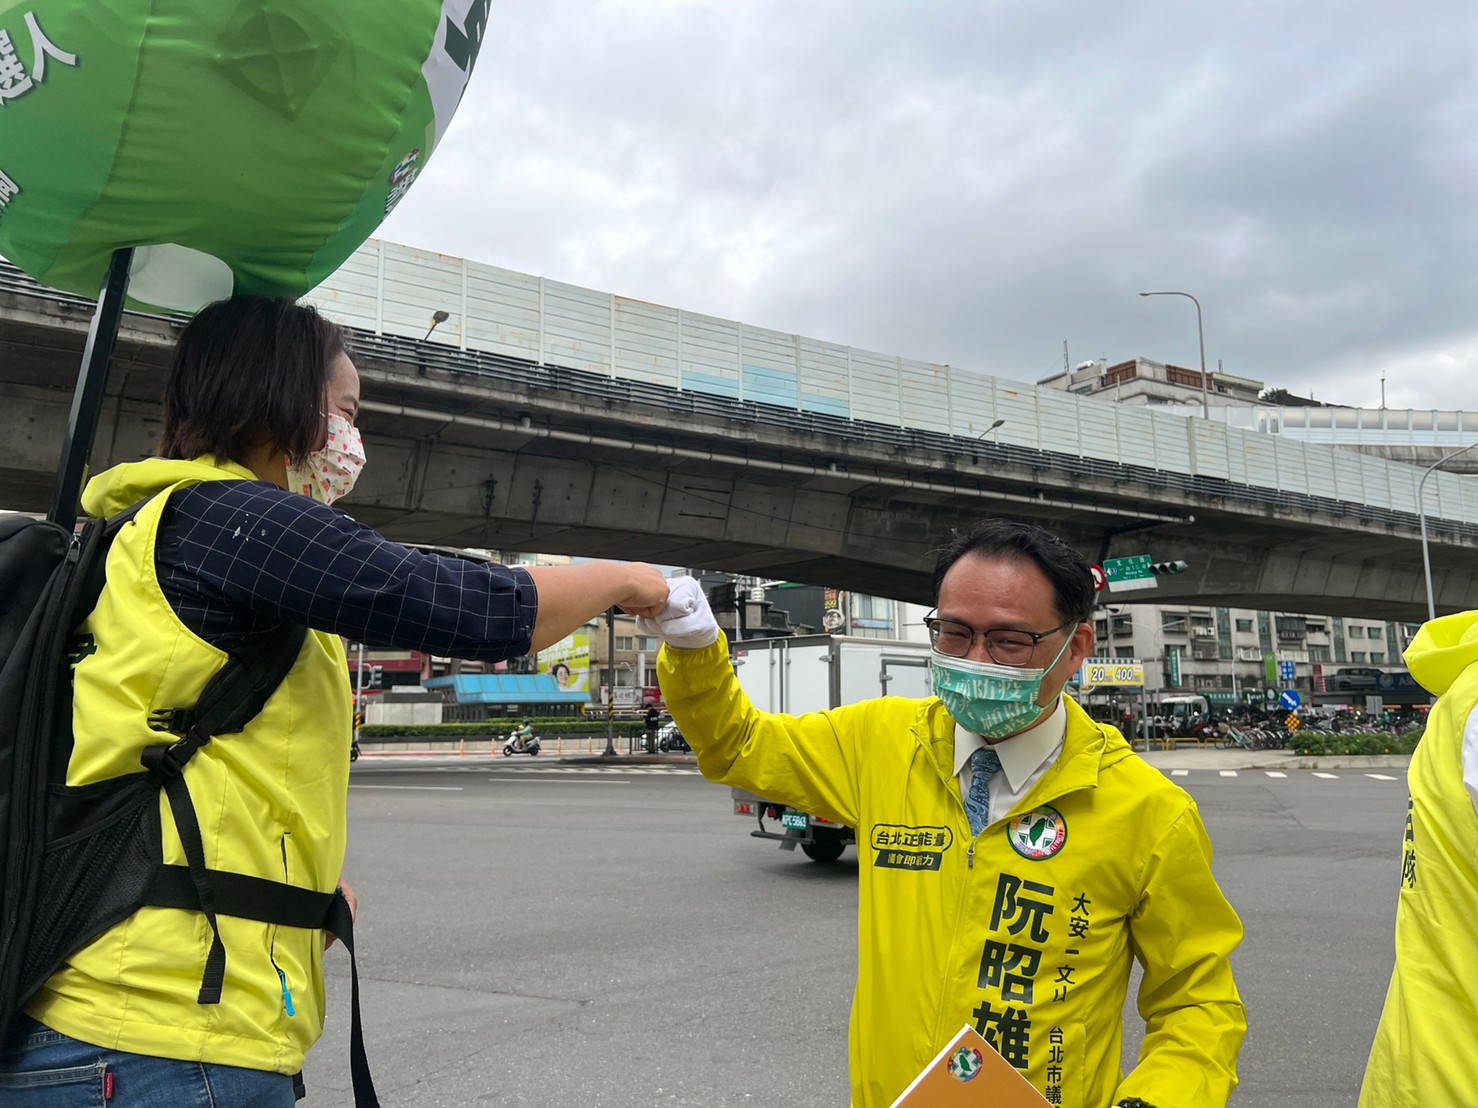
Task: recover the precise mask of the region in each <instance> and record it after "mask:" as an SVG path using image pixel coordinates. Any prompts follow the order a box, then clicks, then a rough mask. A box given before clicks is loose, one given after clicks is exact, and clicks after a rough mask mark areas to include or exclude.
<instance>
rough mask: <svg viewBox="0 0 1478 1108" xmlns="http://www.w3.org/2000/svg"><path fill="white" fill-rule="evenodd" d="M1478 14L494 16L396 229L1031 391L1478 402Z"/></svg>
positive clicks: (820, 1) (1349, 4) (1045, 6)
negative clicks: (1264, 389) (1060, 377)
mask: <svg viewBox="0 0 1478 1108" xmlns="http://www.w3.org/2000/svg"><path fill="white" fill-rule="evenodd" d="M1475 57H1478V7H1475V5H1474V4H1473V3H1472V0H1428V2H1427V3H1425V4H1418V5H1396V4H1383V3H1377V2H1375V0H1345V2H1341V3H1333V2H1330V0H1300V2H1298V3H1290V2H1287V0H1278V2H1274V0H1257V2H1247V3H1239V2H1235V0H1233V2H1231V3H1223V4H1215V5H1212V4H1186V3H1168V2H1166V3H1154V2H1144V0H1119V2H1118V3H1112V4H1104V3H1100V2H1089V0H1030V2H1024V0H991V2H982V3H965V2H963V0H961V2H955V3H942V2H939V3H923V2H920V3H905V2H903V0H889V2H874V0H775V2H748V0H722V2H718V0H713V2H708V3H699V2H689V0H668V2H657V0H648V2H643V3H637V2H625V3H620V2H596V0H539V2H534V0H507V2H499V0H494V2H493V4H492V13H491V16H490V21H489V26H488V32H487V39H486V41H485V43H484V45H483V49H482V53H481V57H480V59H479V61H478V64H477V70H476V73H475V74H474V76H473V79H472V82H471V84H470V86H469V88H468V91H467V94H466V96H465V98H464V99H463V102H462V105H461V108H460V109H459V111H458V114H457V117H456V119H455V120H454V121H453V124H452V127H451V129H450V130H449V131H448V133H447V135H446V137H445V139H444V140H443V143H442V145H441V147H440V148H439V149H438V150H437V152H436V154H435V156H434V157H433V159H432V161H431V163H430V165H429V167H428V168H427V169H426V171H425V172H424V174H423V175H422V177H421V179H420V180H419V181H418V182H417V184H416V186H415V188H414V189H413V190H412V191H411V192H410V193H409V195H408V196H407V197H406V199H405V201H404V202H403V203H402V204H401V205H400V207H399V208H398V209H397V210H396V212H395V213H394V214H393V215H392V216H391V218H390V219H389V220H388V221H387V222H386V223H385V225H384V226H383V227H382V228H381V230H380V232H379V234H380V235H381V236H382V237H384V238H388V239H391V240H393V241H396V242H403V243H408V244H410V245H414V246H422V247H427V248H430V249H435V250H439V251H443V252H445V253H449V254H454V255H458V256H461V257H467V258H473V259H476V260H478V261H482V262H488V263H491V264H494V265H501V266H507V267H509V268H512V269H516V270H521V271H524V272H528V273H536V274H541V275H543V276H546V277H551V278H556V279H558V280H562V281H569V282H573V283H575V284H580V285H585V286H589V287H592V288H596V289H600V290H602V291H607V292H615V293H619V294H621V295H623V296H632V297H639V298H642V299H646V300H652V301H656V302H659V303H663V304H668V305H672V306H674V307H680V308H684V309H687V310H692V311H701V312H706V313H709V314H713V315H718V316H723V317H726V318H730V319H739V320H743V321H744V322H746V323H751V324H755V325H758V326H763V327H770V328H775V329H777V330H781V331H794V332H799V333H801V334H803V335H809V336H814V337H817V338H823V339H828V340H832V341H836V342H843V343H847V344H849V345H852V346H858V347H863V348H867V349H872V350H878V351H882V352H884V353H888V354H902V355H907V356H909V357H915V358H922V359H926V360H930V361H939V362H949V363H951V364H953V365H957V366H964V367H968V368H972V369H978V370H982V371H984V372H988V373H993V374H997V375H999V376H1002V377H1010V378H1016V379H1019V380H1025V381H1035V380H1038V379H1039V378H1041V377H1044V376H1047V375H1049V374H1051V373H1054V372H1058V371H1060V370H1061V368H1062V364H1063V342H1064V340H1066V342H1067V344H1068V350H1069V354H1070V358H1071V360H1072V362H1074V363H1077V362H1079V361H1083V360H1085V359H1088V358H1096V357H1106V358H1108V359H1110V360H1111V361H1118V360H1121V359H1125V358H1131V357H1133V356H1135V355H1143V356H1145V357H1150V358H1155V359H1157V360H1160V361H1169V362H1174V363H1176V364H1180V365H1186V366H1192V367H1194V366H1195V365H1197V364H1198V359H1199V355H1198V353H1197V346H1196V318H1195V308H1194V306H1193V305H1192V304H1191V302H1190V301H1189V300H1185V299H1182V298H1178V297H1160V298H1152V299H1140V298H1139V297H1138V296H1136V295H1135V294H1136V292H1138V291H1140V290H1147V289H1181V290H1185V291H1188V292H1192V293H1194V294H1195V295H1196V296H1198V297H1199V298H1200V300H1201V303H1202V306H1203V310H1204V313H1205V332H1206V359H1207V364H1208V365H1209V366H1210V367H1211V368H1213V369H1215V368H1216V365H1217V363H1218V361H1220V362H1221V363H1222V364H1223V365H1224V367H1225V369H1226V371H1227V372H1229V373H1235V374H1239V375H1241V376H1246V377H1251V378H1255V379H1257V380H1261V381H1263V382H1265V383H1266V384H1268V385H1270V386H1278V387H1284V388H1287V389H1290V390H1291V391H1294V392H1298V393H1302V394H1305V395H1308V394H1313V395H1314V396H1315V397H1317V398H1318V399H1320V400H1326V401H1330V402H1337V403H1346V404H1359V405H1367V406H1371V407H1374V406H1377V405H1378V404H1379V402H1380V398H1381V375H1382V373H1384V374H1386V377H1387V381H1386V402H1387V404H1388V405H1389V406H1391V407H1442V408H1453V407H1466V408H1468V409H1472V410H1478V77H1475V73H1478V68H1475Z"/></svg>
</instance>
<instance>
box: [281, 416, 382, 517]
mask: <svg viewBox="0 0 1478 1108" xmlns="http://www.w3.org/2000/svg"><path fill="white" fill-rule="evenodd" d="M364 461H365V458H364V440H363V439H361V438H360V437H359V428H358V427H356V426H354V424H352V423H350V422H349V421H348V420H347V419H345V418H344V417H343V416H341V415H339V413H338V412H330V413H329V415H328V441H327V442H325V443H324V444H323V448H322V449H321V450H315V451H313V452H312V453H311V454H306V455H304V457H303V460H302V461H300V462H294V461H293V460H292V459H291V458H289V459H288V460H287V487H288V490H289V491H291V492H299V493H302V494H303V495H304V496H311V497H312V498H313V499H314V500H318V501H322V502H323V503H324V504H332V503H333V502H334V501H335V500H337V499H339V497H341V496H348V495H349V490H350V489H352V488H353V487H354V482H355V481H356V480H358V479H359V475H360V473H362V472H363V471H364Z"/></svg>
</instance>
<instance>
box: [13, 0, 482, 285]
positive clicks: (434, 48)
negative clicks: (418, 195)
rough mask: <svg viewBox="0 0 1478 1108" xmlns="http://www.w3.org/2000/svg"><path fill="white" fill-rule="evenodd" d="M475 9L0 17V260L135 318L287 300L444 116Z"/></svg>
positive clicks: (349, 249) (415, 168) (29, 11)
mask: <svg viewBox="0 0 1478 1108" xmlns="http://www.w3.org/2000/svg"><path fill="white" fill-rule="evenodd" d="M488 3H489V0H225V2H215V0H19V2H17V0H0V254H3V255H4V256H5V257H7V258H9V259H10V260H11V261H12V262H14V263H15V264H16V265H18V266H20V267H21V268H22V269H24V270H25V271H26V272H27V273H28V274H30V275H31V276H32V277H33V278H35V279H36V280H37V281H40V282H42V283H43V284H47V285H51V286H54V287H56V288H60V289H65V290H67V291H71V292H75V293H79V294H81V295H84V296H89V297H90V296H95V295H96V294H97V291H98V288H99V286H100V285H101V283H102V279H103V275H104V273H105V271H106V269H107V265H108V259H109V257H110V256H111V254H112V252H113V251H114V250H115V249H117V248H119V247H124V246H133V247H136V248H139V249H137V250H136V252H135V259H134V263H133V269H132V277H131V281H130V296H131V299H132V300H133V301H134V302H135V303H136V304H141V305H145V306H150V307H167V308H180V309H184V310H193V309H195V308H198V307H199V306H201V305H202V304H204V303H206V302H208V301H210V300H213V299H218V298H219V297H221V296H225V295H229V294H230V293H231V292H233V291H236V292H249V293H264V294H268V295H288V296H299V295H301V294H303V293H304V292H307V291H308V290H309V289H311V288H312V287H313V286H314V285H316V284H318V283H319V282H320V281H322V280H323V279H324V278H325V277H327V276H328V275H329V274H330V273H332V272H333V271H334V270H335V269H337V268H338V267H339V265H340V264H341V263H342V262H343V261H344V260H345V259H346V258H347V257H348V256H349V255H350V254H351V253H353V251H354V249H355V248H356V247H357V246H358V245H359V244H360V243H362V242H363V241H364V240H365V239H366V238H368V237H369V236H370V234H371V233H373V231H374V230H375V228H376V227H377V226H378V225H379V224H380V222H381V221H382V220H383V219H384V218H385V216H386V215H387V214H388V213H389V212H390V210H391V209H392V208H394V206H395V205H396V204H397V203H398V202H399V201H400V199H401V197H403V196H404V195H405V192H406V190H407V189H408V188H409V187H410V185H411V184H412V182H414V181H415V179H416V176H417V175H418V174H419V173H420V172H421V171H422V170H423V169H424V167H425V165H426V161H427V159H428V158H429V157H430V156H431V152H432V151H433V150H434V149H435V147H436V144H437V141H438V140H439V139H440V138H441V136H442V134H443V133H444V132H445V130H446V127H447V124H448V122H449V121H450V119H451V116H452V113H453V111H454V110H455V109H456V107H457V104H458V102H459V101H460V100H461V97H462V92H463V89H464V88H465V86H466V83H467V79H468V78H469V77H470V76H471V73H472V69H473V66H474V64H475V62H476V60H477V53H478V50H479V48H480V46H481V44H482V40H483V33H484V29H485V27H486V23H487V10H488Z"/></svg>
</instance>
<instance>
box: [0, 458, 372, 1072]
mask: <svg viewBox="0 0 1478 1108" xmlns="http://www.w3.org/2000/svg"><path fill="white" fill-rule="evenodd" d="M251 477H252V475H251V473H250V472H249V471H247V470H245V469H243V468H242V467H240V466H237V465H234V464H232V463H222V464H217V463H215V462H214V461H212V460H211V459H196V460H195V461H191V462H182V461H168V460H164V459H150V460H148V461H145V462H137V463H130V464H129V465H125V466H118V467H116V468H115V469H112V470H109V471H108V472H107V473H103V474H100V475H99V476H98V477H96V478H94V479H93V481H91V482H90V483H89V485H88V488H87V491H86V493H85V494H84V501H83V502H84V506H85V507H86V508H87V510H88V511H89V512H90V513H92V514H94V515H111V514H114V513H116V512H118V511H120V510H121V509H123V508H126V507H128V506H129V505H130V504H132V503H135V502H136V501H137V500H138V499H141V498H142V497H143V496H146V495H149V494H150V493H159V495H157V496H155V497H154V499H153V500H151V501H150V502H149V503H148V504H146V505H145V506H144V507H143V508H142V509H141V510H140V511H139V513H138V515H137V516H135V518H134V520H133V522H132V523H130V524H129V525H127V526H125V527H124V528H123V529H122V531H121V532H120V533H119V535H118V537H117V539H116V540H115V541H114V543H113V547H112V549H111V550H110V552H109V554H108V563H107V573H108V584H107V587H106V588H105V589H104V591H103V595H102V598H101V600H100V602H99V603H98V606H97V609H96V611H95V612H94V613H93V614H92V616H91V617H89V619H87V620H86V621H85V622H84V623H83V625H82V627H81V628H80V632H81V634H82V635H83V636H84V638H83V642H84V644H85V646H84V650H85V651H86V650H90V652H86V653H85V654H84V656H83V657H81V660H80V661H79V662H78V663H77V665H76V669H75V671H74V688H75V698H74V707H73V729H74V733H75V737H76V746H75V749H74V751H73V754H72V759H71V762H70V764H69V766H68V769H67V783H68V784H69V785H84V784H88V783H91V782H95V781H102V780H107V779H110V778H114V777H118V776H121V775H123V774H129V773H136V772H138V771H139V770H140V768H141V766H140V762H139V758H140V754H141V752H142V750H143V749H144V747H146V746H157V745H159V744H160V742H161V740H167V739H168V738H169V736H167V735H163V736H162V735H161V734H160V733H159V732H157V731H153V730H151V729H150V728H149V725H148V718H149V714H150V713H151V712H153V711H155V710H156V709H167V708H175V707H189V706H191V705H193V704H194V703H195V701H196V698H197V697H198V695H199V693H200V691H201V690H202V689H203V688H204V686H205V683H206V682H207V681H208V680H209V678H210V676H211V675H212V674H213V673H215V671H216V670H217V669H219V668H220V666H221V665H222V664H223V663H224V662H225V660H226V655H225V654H224V653H223V652H222V651H220V650H217V649H216V648H215V647H213V646H211V645H209V644H208V643H206V642H204V641H203V640H201V639H200V638H198V637H196V636H195V635H194V634H193V633H192V632H191V631H189V630H188V629H187V628H186V627H185V626H184V624H182V623H181V622H180V620H179V618H178V617H177V616H176V615H175V613H174V611H173V610H172V609H171V608H170V606H169V602H168V601H167V600H166V599H165V597H164V595H163V593H162V592H161V591H160V586H159V581H158V578H157V577H156V574H155V565H154V551H155V542H156V540H157V537H158V530H159V522H160V517H161V515H162V512H163V509H164V506H165V503H166V500H167V498H168V496H169V495H170V494H172V493H174V492H175V491H176V490H178V489H181V488H184V487H186V486H188V485H192V484H195V483H196V482H198V481H206V480H233V479H248V478H251ZM243 556H245V557H249V556H250V545H249V538H247V537H244V538H243ZM87 636H90V642H89V640H88V638H87ZM351 716H352V703H351V699H350V687H349V677H348V668H347V662H346V659H345V656H344V649H343V643H342V642H341V641H340V639H339V638H338V636H337V635H332V634H327V633H324V632H319V631H310V632H309V633H308V637H307V639H306V640H305V642H304V644H303V648H302V651H301V653H300V655H299V657H298V661H297V663H296V664H295V665H294V667H293V669H292V671H291V672H290V673H289V674H288V676H287V678H286V679H285V680H284V681H283V683H282V684H281V686H279V688H278V689H277V691H276V692H275V693H274V694H273V695H272V697H271V698H270V699H269V700H268V701H267V703H266V706H265V707H264V708H263V710H262V712H261V714H260V715H258V716H257V717H256V718H255V719H254V720H252V721H251V723H249V724H248V725H247V727H246V729H245V730H244V731H242V732H241V733H240V734H235V735H225V736H221V737H219V738H217V739H215V740H214V741H212V742H211V743H209V744H207V745H206V746H205V747H203V748H202V749H201V750H200V751H198V752H197V753H196V754H195V756H194V758H192V759H191V760H190V762H189V763H188V764H187V765H186V767H185V771H184V780H185V783H186V785H187V786H188V788H189V790H190V797H191V799H192V801H193V802H194V805H195V810H196V812H197V814H198V817H199V822H200V828H201V832H202V836H203V838H204V846H205V862H206V865H207V866H210V867H211V868H213V869H222V870H231V871H234V872H237V873H244V874H248V875H251V876H254V877H261V878H266V879H268V880H273V881H284V882H288V883H290V884H293V885H297V886H299V887H301V888H307V889H312V890H315V891H318V892H332V891H333V890H334V888H335V887H336V885H337V883H338V880H339V876H340V870H341V867H342V864H343V859H344V847H345V838H346V820H347V815H346V807H347V794H348V782H349V746H350V739H351V734H352V718H351ZM159 804H160V810H161V823H162V827H163V854H164V857H163V861H164V862H166V863H173V864H184V862H185V856H184V852H183V850H182V849H181V847H180V842H179V837H178V835H177V833H176V830H175V825H174V819H173V817H172V816H171V814H170V810H169V803H168V800H167V799H166V798H165V796H164V794H163V793H162V792H161V793H160V797H159ZM219 921H220V928H221V938H222V940H223V941H224V943H225V947H226V957H227V967H226V978H225V984H224V989H223V992H222V998H221V1002H220V1003H219V1004H216V1005H201V1004H198V1003H196V995H197V992H198V990H199V988H200V981H201V975H202V973H203V972H204V969H205V959H206V955H207V952H208V951H209V948H210V940H211V931H210V927H209V925H208V923H207V922H206V919H205V917H204V916H203V915H202V914H200V913H199V912H190V911H184V910H179V909H172V908H142V909H140V910H139V911H138V912H136V913H134V915H132V916H131V917H129V918H128V919H127V920H125V921H123V922H122V923H120V924H118V925H117V926H115V927H113V928H112V929H110V930H109V931H107V932H105V933H104V934H103V935H102V936H100V937H99V938H98V939H97V940H95V941H94V942H92V943H91V944H89V945H88V946H86V947H84V948H83V949H82V950H80V951H78V952H77V953H76V954H74V955H73V956H72V957H71V958H70V959H68V962H67V964H66V966H65V967H64V968H62V969H61V970H59V971H58V972H57V973H56V974H54V975H53V976H52V977H51V979H50V980H49V981H48V982H47V983H46V985H45V987H44V988H43V989H42V991H41V992H40V993H39V994H37V996H36V998H34V999H33V1001H32V1002H31V1004H30V1005H28V1006H27V1011H28V1012H29V1013H30V1014H31V1015H32V1016H34V1017H35V1018H36V1019H39V1020H40V1021H42V1022H43V1023H45V1024H46V1025H47V1026H49V1027H52V1028H54V1029H56V1030H57V1031H60V1032H62V1033H63V1034H66V1035H70V1036H71V1037H73V1038H75V1039H80V1040H82V1041H83V1042H88V1043H92V1044H94V1045H96V1046H101V1047H106V1048H109V1049H114V1050H124V1051H130V1052H133V1053H138V1054H145V1055H151V1056H155V1057H165V1058H178V1059H184V1060H189V1061H201V1062H211V1063H217V1064H222V1065H233V1066H244V1067H248V1068H251V1069H260V1070H273V1071H277V1072H281V1073H296V1072H297V1071H298V1070H300V1069H302V1066H303V1055H304V1053H305V1052H306V1051H307V1049H308V1047H310V1046H311V1045H312V1044H313V1043H314V1042H315V1041H316V1040H317V1039H318V1037H319V1035H320V1034H321V1033H322V1031H323V1003H324V989H323V966H322V958H323V933H322V932H321V931H318V930H306V929H301V928H293V927H285V926H279V925H276V924H264V923H258V922H255V921H252V920H245V919H239V918H235V917H227V916H221V917H219ZM289 996H290V998H291V1007H292V1010H293V1014H289V1012H288V1010H287V1009H288V1006H289V1000H288V998H289Z"/></svg>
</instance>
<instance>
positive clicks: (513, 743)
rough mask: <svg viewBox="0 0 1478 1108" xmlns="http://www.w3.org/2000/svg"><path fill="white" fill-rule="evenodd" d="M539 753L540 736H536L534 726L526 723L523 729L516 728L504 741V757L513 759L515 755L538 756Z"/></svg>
mask: <svg viewBox="0 0 1478 1108" xmlns="http://www.w3.org/2000/svg"><path fill="white" fill-rule="evenodd" d="M537 753H539V736H538V735H536V734H534V725H533V724H531V723H526V724H524V725H523V726H522V727H515V728H514V729H513V730H512V731H510V732H508V738H506V739H504V740H503V756H504V757H505V758H511V757H513V755H515V754H537Z"/></svg>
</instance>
